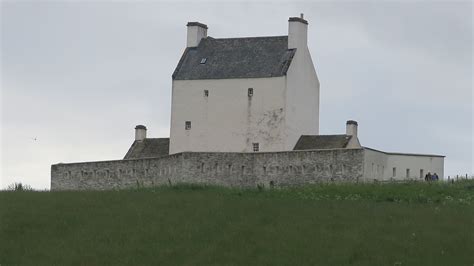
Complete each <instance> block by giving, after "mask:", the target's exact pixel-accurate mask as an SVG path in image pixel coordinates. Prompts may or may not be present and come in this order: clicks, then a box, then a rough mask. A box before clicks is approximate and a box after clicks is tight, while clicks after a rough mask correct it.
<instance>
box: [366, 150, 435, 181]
mask: <svg viewBox="0 0 474 266" xmlns="http://www.w3.org/2000/svg"><path fill="white" fill-rule="evenodd" d="M393 168H396V171H395V172H396V173H395V176H393ZM407 169H410V171H409V172H410V173H409V176H408V177H407V175H406V173H407ZM420 170H423V175H422V178H420ZM428 172H430V173H431V174H434V173H437V174H438V176H439V178H440V179H443V177H444V157H440V156H430V155H418V154H393V153H384V152H381V151H374V150H370V149H364V180H366V181H372V180H374V179H377V180H381V181H383V180H391V179H394V180H407V179H410V180H424V176H425V175H426V174H427V173H428Z"/></svg>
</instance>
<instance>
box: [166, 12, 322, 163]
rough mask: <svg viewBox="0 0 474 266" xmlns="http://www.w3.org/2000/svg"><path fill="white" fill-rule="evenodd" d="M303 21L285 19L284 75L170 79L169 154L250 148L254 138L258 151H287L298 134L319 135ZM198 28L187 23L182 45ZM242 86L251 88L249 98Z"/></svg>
mask: <svg viewBox="0 0 474 266" xmlns="http://www.w3.org/2000/svg"><path fill="white" fill-rule="evenodd" d="M307 26H308V25H307V24H305V23H301V22H298V21H290V22H289V29H288V31H289V32H288V48H290V49H293V48H296V53H295V56H294V58H293V60H292V62H291V65H290V68H289V69H288V72H287V76H284V77H273V78H254V79H210V80H173V87H172V101H171V132H170V154H173V153H178V152H183V151H209V152H212V151H219V152H252V151H253V148H252V143H259V146H260V147H259V148H260V151H288V150H292V149H293V147H294V145H295V144H296V142H297V141H298V139H299V137H300V136H301V135H317V134H319V80H318V77H317V75H316V71H315V68H314V65H313V62H312V59H311V55H310V53H309V49H308V46H307ZM198 30H199V28H198V27H188V43H187V46H188V47H189V46H190V45H191V46H192V45H197V44H196V43H198V42H197V41H195V40H196V39H199V38H200V37H199V36H203V35H205V34H207V32H204V31H202V32H199V31H198ZM195 36H198V37H196V38H195ZM190 40H191V41H190ZM248 88H253V90H254V95H253V97H252V98H249V97H248V96H247V90H248ZM204 90H209V97H204ZM185 121H191V130H185Z"/></svg>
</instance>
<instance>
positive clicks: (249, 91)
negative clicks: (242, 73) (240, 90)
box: [247, 88, 253, 97]
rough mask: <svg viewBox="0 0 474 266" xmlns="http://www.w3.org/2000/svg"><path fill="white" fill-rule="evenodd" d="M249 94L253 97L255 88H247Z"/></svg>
mask: <svg viewBox="0 0 474 266" xmlns="http://www.w3.org/2000/svg"><path fill="white" fill-rule="evenodd" d="M247 95H248V96H249V97H252V96H253V88H249V89H248V90H247Z"/></svg>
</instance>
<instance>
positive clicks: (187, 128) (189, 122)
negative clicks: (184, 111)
mask: <svg viewBox="0 0 474 266" xmlns="http://www.w3.org/2000/svg"><path fill="white" fill-rule="evenodd" d="M184 129H186V130H191V121H186V122H185V123H184Z"/></svg>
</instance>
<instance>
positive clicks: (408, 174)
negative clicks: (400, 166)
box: [407, 168, 410, 178]
mask: <svg viewBox="0 0 474 266" xmlns="http://www.w3.org/2000/svg"><path fill="white" fill-rule="evenodd" d="M409 177H410V169H409V168H407V178H409Z"/></svg>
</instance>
